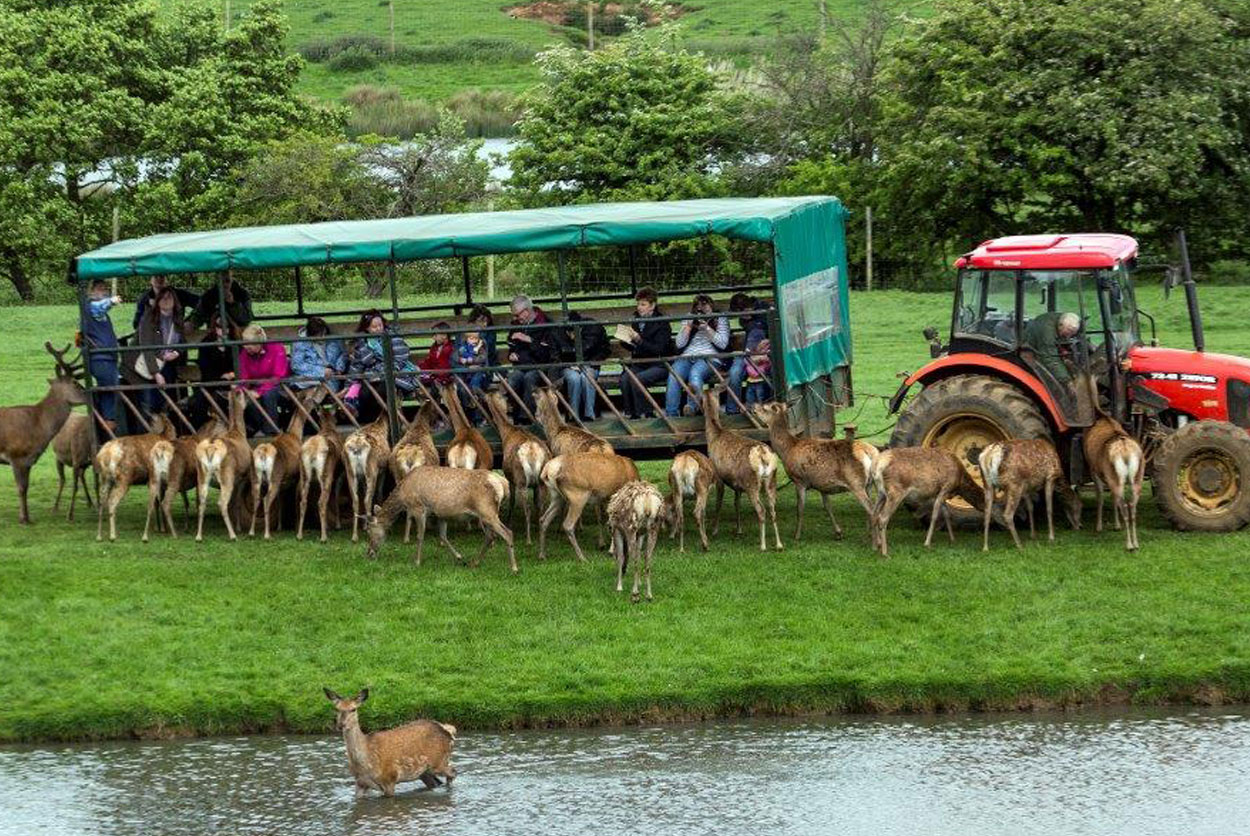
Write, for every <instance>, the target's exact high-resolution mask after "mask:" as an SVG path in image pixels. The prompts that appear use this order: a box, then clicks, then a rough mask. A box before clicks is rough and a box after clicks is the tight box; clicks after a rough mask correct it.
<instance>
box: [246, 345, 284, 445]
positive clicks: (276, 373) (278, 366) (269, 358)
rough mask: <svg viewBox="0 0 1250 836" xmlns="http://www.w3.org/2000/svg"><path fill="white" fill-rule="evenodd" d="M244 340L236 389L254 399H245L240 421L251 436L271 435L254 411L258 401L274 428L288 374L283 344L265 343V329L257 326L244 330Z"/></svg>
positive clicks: (264, 421) (266, 422) (271, 426)
mask: <svg viewBox="0 0 1250 836" xmlns="http://www.w3.org/2000/svg"><path fill="white" fill-rule="evenodd" d="M243 339H244V340H245V341H246V342H247V345H245V346H243V350H242V351H240V352H239V381H240V384H239V385H240V386H242V387H243V388H245V389H249V390H251V392H252V393H253V394H254V395H256V400H253V399H251V398H249V399H248V400H249V403H248V405H247V412H246V413H244V416H243V420H244V422H245V423H246V424H247V431H248V433H249V434H251V435H257V434H272V433H273V432H274V428H273V425H272V424H270V422H269V421H266V420H265V418H264V416H263V415H261V413H260V410H259V409H257V400H259V402H260V409H263V410H264V411H265V413H266V414H267V415H268V416H269V418H270V419H272V421H273V424H277V423H278V404H279V403H280V401H281V399H282V378H284V377H286V376H287V375H288V374H289V373H290V371H291V369H290V365H289V364H288V362H287V356H286V348H284V347H283V345H282V343H273V342H268V339H269V338H268V335H266V334H265V329H264V328H262V327H260V326H259V325H257V324H256V323H252V324H251V325H249V326H247V327H246V328H244V329H243ZM248 381H251V382H248Z"/></svg>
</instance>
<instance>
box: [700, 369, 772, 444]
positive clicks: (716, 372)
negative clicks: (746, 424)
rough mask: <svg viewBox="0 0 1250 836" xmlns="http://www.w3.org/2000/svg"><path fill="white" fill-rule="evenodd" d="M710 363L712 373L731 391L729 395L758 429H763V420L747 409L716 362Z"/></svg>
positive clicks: (726, 389) (727, 390)
mask: <svg viewBox="0 0 1250 836" xmlns="http://www.w3.org/2000/svg"><path fill="white" fill-rule="evenodd" d="M708 365H709V366H710V367H711V369H712V374H714V375H716V380H717V381H718V382H719V383H720V384H721V385H722V386H724V387H725V391H726V392H728V393H729V397H731V398H733V400H734V403H736V404H737V405H738V409H739V410H741V412H742V414H743V415H745V416H746V417H747V418H749V419H750V421H751V423H752V424H754V425H755V426H756V428H757V429H763V427H764V424H763V422H762V421H760V420H759V419H758V418H756V417H755V415H754V414H753V413H752V411H751V410H749V409H747V405H746V404H744V403H743V402H742V399H741V398H739V397H738V393H737V392H735V391H734V390H733V389H732V388H730V386H729V381H728V380H727V379H726V378H725V376H724V375H722V374H721V373H720V369H718V368H717V367H716V364H715V363H709V364H708Z"/></svg>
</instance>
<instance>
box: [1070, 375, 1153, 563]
mask: <svg viewBox="0 0 1250 836" xmlns="http://www.w3.org/2000/svg"><path fill="white" fill-rule="evenodd" d="M1097 402H1098V401H1097V400H1095V401H1094V403H1097ZM1081 448H1082V450H1083V452H1084V453H1085V462H1086V464H1087V465H1088V466H1089V470H1090V475H1091V476H1092V477H1093V478H1094V489H1095V490H1096V491H1097V492H1098V517H1097V522H1096V524H1095V525H1094V530H1095V531H1102V498H1103V497H1102V491H1103V486H1106V487H1107V489H1108V490H1110V491H1111V509H1112V518H1113V519H1114V521H1115V528H1116V531H1119V530H1120V518H1121V517H1123V518H1124V547H1125V548H1126V549H1128V550H1129V551H1136V550H1137V549H1138V548H1139V547H1140V545H1141V544H1140V543H1139V542H1138V540H1137V501H1138V500H1139V499H1140V498H1141V485H1142V477H1143V476H1145V474H1146V461H1145V456H1144V455H1143V454H1142V449H1141V445H1139V444H1138V443H1137V442H1136V441H1134V440H1133V437H1132V436H1130V435H1129V434H1128V433H1126V432H1125V431H1124V428H1123V427H1121V426H1120V422H1119V421H1117V420H1115V419H1114V418H1112V417H1111V416H1110V415H1107V414H1106V413H1105V412H1103V411H1102V410H1101V409H1099V410H1098V418H1097V419H1096V420H1095V421H1094V424H1093V426H1091V427H1090V428H1089V429H1087V430H1086V431H1085V436H1084V438H1082V439H1081Z"/></svg>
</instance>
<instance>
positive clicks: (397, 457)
mask: <svg viewBox="0 0 1250 836" xmlns="http://www.w3.org/2000/svg"><path fill="white" fill-rule="evenodd" d="M436 412H437V409H436V407H435V406H434V401H433V400H429V399H427V400H426V401H424V402H423V403H422V404H421V407H420V408H419V409H418V410H417V415H416V417H415V418H413V419H412V423H411V424H409V425H408V429H407V430H406V431H405V432H404V434H403V436H402V437H401V438H400V439H399V441H397V442H395V446H394V447H393V448H392V449H391V478H393V479H394V480H395V484H396V485H398V484H399V483H400V482H402V481H403V480H404V477H405V476H407V475H408V474H409V473H411V472H412V470H413V468H416V467H421V466H422V465H437V464H439V460H438V447H436V446H435V445H434V434H433V432H431V430H430V424H431V423H432V422H433V420H434V415H435V414H436ZM411 536H412V515H411V514H409V515H408V519H407V520H405V521H404V542H405V543H407V542H408V540H409V539H410V537H411Z"/></svg>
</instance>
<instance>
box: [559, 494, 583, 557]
mask: <svg viewBox="0 0 1250 836" xmlns="http://www.w3.org/2000/svg"><path fill="white" fill-rule="evenodd" d="M588 499H589V497H588V496H584V495H580V494H579V495H574V496H569V497H565V501H566V502H567V503H568V507H567V509H565V512H564V524H563V526H562V527H563V528H564V533H565V534H566V535H567V536H568V538H569V542H570V543H572V544H573V551H574V552H575V553H576V554H577V559H578V560H580V561H581V562H582V563H585V562H586V555H584V554H582V547H581V545H580V544H579V543H578V542H577V521H578V520H579V519H581V517H582V511H583V510H585V508H586V502H587V500H588Z"/></svg>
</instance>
